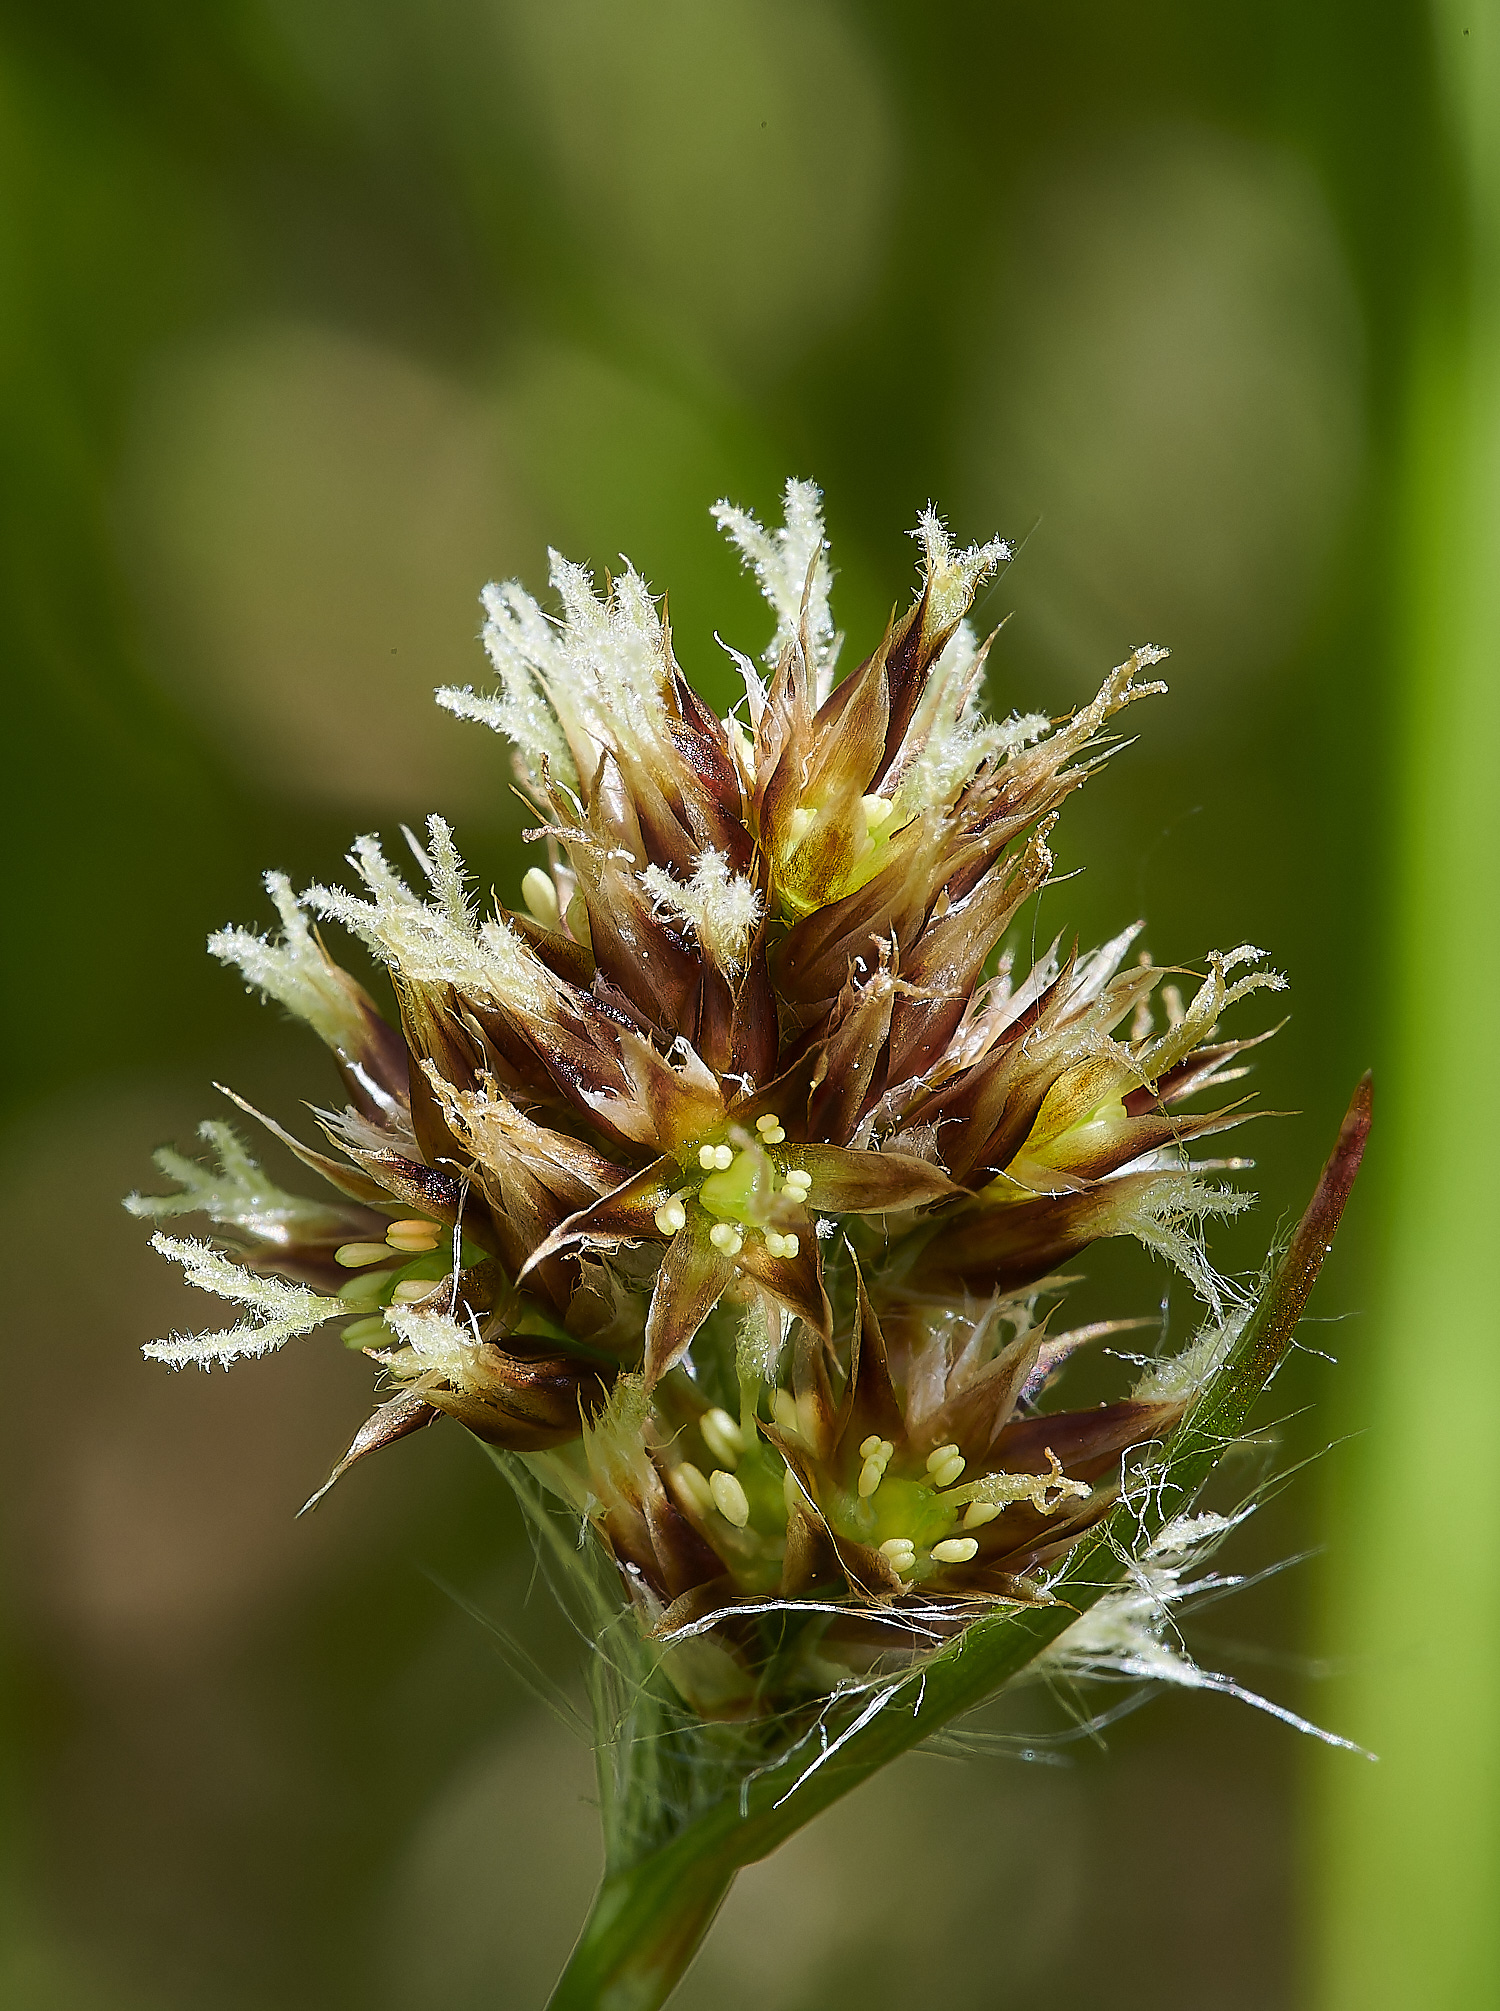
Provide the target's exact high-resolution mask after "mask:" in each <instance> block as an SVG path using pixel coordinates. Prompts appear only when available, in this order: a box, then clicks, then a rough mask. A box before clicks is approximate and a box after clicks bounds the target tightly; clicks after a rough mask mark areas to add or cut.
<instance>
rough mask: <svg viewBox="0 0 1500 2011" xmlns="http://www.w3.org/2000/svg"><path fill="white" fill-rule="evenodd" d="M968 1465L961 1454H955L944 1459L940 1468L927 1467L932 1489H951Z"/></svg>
mask: <svg viewBox="0 0 1500 2011" xmlns="http://www.w3.org/2000/svg"><path fill="white" fill-rule="evenodd" d="M967 1464H968V1462H967V1461H966V1460H965V1458H964V1456H963V1454H962V1453H961V1452H955V1453H953V1454H951V1455H950V1457H949V1458H947V1459H945V1460H944V1461H943V1463H942V1465H941V1466H933V1467H929V1469H928V1470H929V1472H930V1473H931V1475H932V1484H933V1486H934V1487H951V1486H952V1485H953V1483H954V1481H955V1480H957V1479H958V1477H959V1475H960V1474H961V1473H962V1472H963V1470H964V1467H965V1466H966V1465H967Z"/></svg>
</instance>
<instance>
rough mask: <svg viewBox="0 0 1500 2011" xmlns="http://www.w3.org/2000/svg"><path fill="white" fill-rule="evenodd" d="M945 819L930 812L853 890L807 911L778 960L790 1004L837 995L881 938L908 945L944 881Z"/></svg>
mask: <svg viewBox="0 0 1500 2011" xmlns="http://www.w3.org/2000/svg"><path fill="white" fill-rule="evenodd" d="M944 832H945V825H944V821H943V819H942V818H941V817H940V816H938V815H937V814H936V813H935V812H924V813H923V815H922V816H920V817H917V818H914V819H913V820H912V822H911V823H910V824H907V825H905V826H903V828H902V829H901V830H900V831H898V832H897V833H896V834H895V836H894V837H893V838H892V839H891V840H890V842H889V844H888V845H887V846H886V858H887V863H886V864H885V865H884V866H882V867H881V869H880V871H879V872H878V873H876V874H874V875H873V877H872V878H871V879H869V880H867V881H866V882H865V884H864V886H862V887H859V888H856V890H855V891H854V892H853V893H852V894H845V895H844V896H843V897H842V898H841V899H839V900H836V901H830V902H829V903H828V904H827V906H826V907H821V908H816V909H814V910H813V912H812V913H811V914H810V915H805V916H804V917H803V918H802V920H801V921H800V922H798V923H797V924H796V925H795V926H794V927H793V928H792V929H791V930H790V932H789V933H788V934H787V936H786V937H785V938H784V940H783V941H782V943H781V946H780V948H779V950H778V952H777V954H776V956H775V958H774V960H773V964H774V975H775V979H776V983H777V987H778V989H779V990H780V992H781V993H782V995H783V997H784V998H785V999H786V1000H787V1001H788V1003H789V1004H792V1005H796V1006H798V1007H802V1008H807V1007H813V1006H818V1005H823V1004H826V1003H827V1002H831V1001H832V1000H833V999H835V998H836V997H837V996H838V994H839V993H840V992H841V991H842V990H843V988H844V986H845V985H846V984H847V983H848V981H849V971H850V968H851V966H852V965H853V964H854V962H855V960H856V959H857V958H860V957H863V958H864V959H865V960H866V962H869V963H873V962H874V961H875V958H876V956H877V955H878V945H879V944H880V943H882V942H890V941H892V940H893V939H894V941H895V942H896V944H897V945H898V947H899V948H901V949H903V950H904V949H905V948H906V947H908V946H909V945H910V944H911V943H913V942H915V940H916V938H917V934H918V932H919V930H920V929H921V927H922V923H923V921H924V919H925V918H926V915H927V912H928V909H929V908H930V906H931V905H932V901H933V898H934V896H935V895H936V893H937V890H938V888H939V887H941V886H942V885H943V882H944V879H945V877H946V866H947V862H948V856H949V854H948V846H947V842H946V840H945V836H944Z"/></svg>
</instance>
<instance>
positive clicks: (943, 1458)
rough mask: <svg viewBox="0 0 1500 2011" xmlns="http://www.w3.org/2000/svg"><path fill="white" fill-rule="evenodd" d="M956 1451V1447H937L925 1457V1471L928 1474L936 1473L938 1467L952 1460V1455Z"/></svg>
mask: <svg viewBox="0 0 1500 2011" xmlns="http://www.w3.org/2000/svg"><path fill="white" fill-rule="evenodd" d="M957 1451H958V1447H957V1446H956V1445H940V1446H938V1447H937V1448H936V1450H935V1451H933V1452H930V1453H928V1455H927V1471H928V1472H929V1473H936V1472H937V1470H938V1468H939V1467H940V1466H946V1465H947V1463H948V1461H949V1460H950V1459H952V1457H953V1455H954V1453H956V1452H957Z"/></svg>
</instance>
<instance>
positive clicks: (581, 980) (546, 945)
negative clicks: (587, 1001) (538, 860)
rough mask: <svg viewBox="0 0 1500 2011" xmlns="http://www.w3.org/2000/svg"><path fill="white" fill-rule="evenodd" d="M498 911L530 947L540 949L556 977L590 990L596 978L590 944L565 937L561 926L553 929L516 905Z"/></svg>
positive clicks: (502, 919)
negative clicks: (516, 907)
mask: <svg viewBox="0 0 1500 2011" xmlns="http://www.w3.org/2000/svg"><path fill="white" fill-rule="evenodd" d="M496 913H497V914H498V915H499V917H500V919H501V921H502V922H504V923H505V924H506V926H507V927H508V928H510V929H513V930H514V931H515V933H516V934H517V935H518V936H520V937H521V938H522V939H523V940H524V942H525V943H526V945H527V947H528V948H529V949H533V950H535V951H536V953H537V955H538V956H539V957H540V958H541V960H542V962H543V963H544V964H545V965H546V966H547V968H548V970H549V971H551V972H552V974H553V976H554V977H559V978H561V979H562V980H563V982H564V983H565V984H570V985H575V986H576V987H577V988H578V989H579V990H580V991H587V989H588V987H589V986H590V985H591V984H592V983H593V980H594V955H593V951H592V950H591V949H590V948H589V946H588V944H587V943H580V942H576V941H575V940H574V939H573V937H572V936H565V935H564V934H563V932H562V930H561V929H549V928H548V927H547V925H546V923H545V922H539V921H538V920H537V919H536V917H535V916H534V915H528V914H526V913H524V912H523V911H518V910H517V909H515V908H497V909H496Z"/></svg>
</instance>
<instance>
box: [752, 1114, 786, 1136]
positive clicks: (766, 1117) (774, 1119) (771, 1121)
mask: <svg viewBox="0 0 1500 2011" xmlns="http://www.w3.org/2000/svg"><path fill="white" fill-rule="evenodd" d="M780 1124H781V1119H780V1118H779V1117H778V1116H777V1115H776V1113H775V1111H774V1110H763V1111H762V1112H761V1114H760V1116H759V1117H757V1118H756V1120H755V1128H756V1130H757V1131H775V1130H777V1129H778V1127H779V1126H780Z"/></svg>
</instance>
